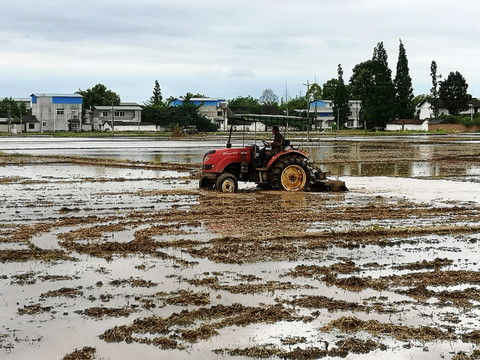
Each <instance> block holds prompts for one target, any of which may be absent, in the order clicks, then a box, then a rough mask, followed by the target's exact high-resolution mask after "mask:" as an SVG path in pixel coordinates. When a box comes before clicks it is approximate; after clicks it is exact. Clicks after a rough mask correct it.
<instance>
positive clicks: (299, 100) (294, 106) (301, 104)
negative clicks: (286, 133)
mask: <svg viewBox="0 0 480 360" xmlns="http://www.w3.org/2000/svg"><path fill="white" fill-rule="evenodd" d="M306 108H307V98H306V97H305V96H297V97H294V98H290V99H289V100H288V101H287V102H284V103H283V104H282V105H280V111H281V113H282V114H283V115H287V114H288V115H290V116H296V115H297V114H296V113H295V110H299V109H306ZM287 110H288V111H287ZM305 116H306V113H305Z"/></svg>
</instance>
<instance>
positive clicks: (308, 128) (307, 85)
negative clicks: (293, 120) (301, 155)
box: [303, 80, 310, 146]
mask: <svg viewBox="0 0 480 360" xmlns="http://www.w3.org/2000/svg"><path fill="white" fill-rule="evenodd" d="M303 85H305V86H306V87H307V93H306V94H305V97H306V98H307V146H309V145H310V117H309V116H310V93H309V91H310V83H309V82H308V80H307V83H306V84H303Z"/></svg>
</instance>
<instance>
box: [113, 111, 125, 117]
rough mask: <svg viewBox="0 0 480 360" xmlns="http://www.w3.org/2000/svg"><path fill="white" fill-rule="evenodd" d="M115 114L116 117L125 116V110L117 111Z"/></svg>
mask: <svg viewBox="0 0 480 360" xmlns="http://www.w3.org/2000/svg"><path fill="white" fill-rule="evenodd" d="M115 116H116V117H124V116H125V111H115Z"/></svg>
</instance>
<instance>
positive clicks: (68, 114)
mask: <svg viewBox="0 0 480 360" xmlns="http://www.w3.org/2000/svg"><path fill="white" fill-rule="evenodd" d="M81 112H82V98H81V97H80V96H78V97H77V96H61V95H60V96H55V95H35V94H34V95H32V115H34V116H36V117H37V119H38V121H39V122H40V131H69V130H71V129H70V122H71V120H72V119H74V120H77V121H78V120H79V119H80V116H81Z"/></svg>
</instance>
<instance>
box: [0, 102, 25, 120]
mask: <svg viewBox="0 0 480 360" xmlns="http://www.w3.org/2000/svg"><path fill="white" fill-rule="evenodd" d="M27 113H30V112H29V111H28V110H27V106H26V105H25V103H24V102H23V101H22V102H16V101H15V100H14V99H13V98H11V97H10V98H4V99H2V100H1V101H0V117H3V118H10V119H19V118H20V116H22V115H26V114H27Z"/></svg>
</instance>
